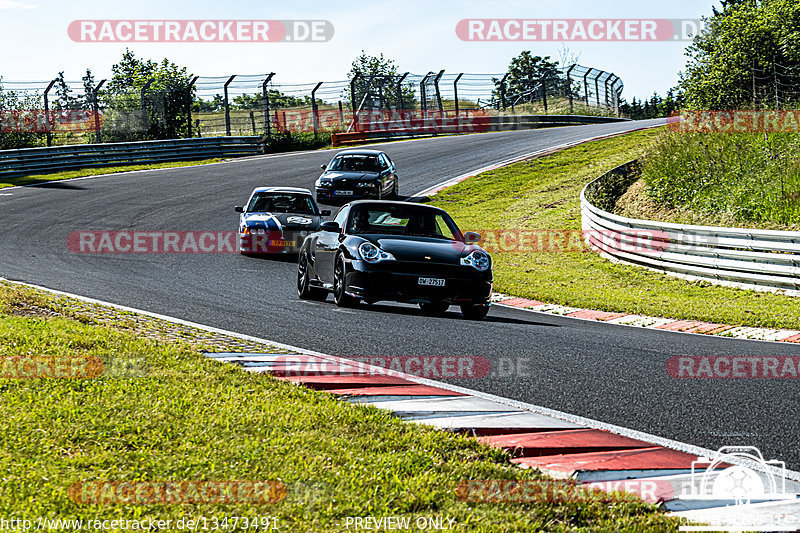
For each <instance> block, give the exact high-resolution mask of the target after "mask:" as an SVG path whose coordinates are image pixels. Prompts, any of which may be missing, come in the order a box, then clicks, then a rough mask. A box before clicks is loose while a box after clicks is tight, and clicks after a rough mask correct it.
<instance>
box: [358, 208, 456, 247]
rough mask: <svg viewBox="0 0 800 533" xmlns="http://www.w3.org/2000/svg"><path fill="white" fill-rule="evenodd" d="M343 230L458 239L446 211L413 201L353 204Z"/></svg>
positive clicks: (451, 220) (359, 233)
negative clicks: (382, 204)
mask: <svg viewBox="0 0 800 533" xmlns="http://www.w3.org/2000/svg"><path fill="white" fill-rule="evenodd" d="M347 233H350V234H354V235H366V234H378V235H409V236H415V237H430V238H434V239H446V240H451V241H456V240H461V239H462V237H461V232H460V231H459V230H458V226H456V223H455V222H453V219H452V218H450V216H449V215H448V214H447V213H444V212H442V211H438V210H436V209H430V208H425V207H418V206H414V205H407V206H406V205H391V206H379V205H356V206H353V208H352V209H351V211H350V219H349V222H348V226H347Z"/></svg>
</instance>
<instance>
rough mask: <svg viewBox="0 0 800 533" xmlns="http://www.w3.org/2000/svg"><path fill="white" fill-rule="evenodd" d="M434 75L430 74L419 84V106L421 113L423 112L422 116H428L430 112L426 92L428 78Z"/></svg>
mask: <svg viewBox="0 0 800 533" xmlns="http://www.w3.org/2000/svg"><path fill="white" fill-rule="evenodd" d="M431 74H433V72H428V73H427V74H425V76H424V77H423V78H422V81H421V82H419V105H420V111H422V116H423V117H424V116H426V115H427V112H428V96H427V94H426V91H425V84H426V83H427V82H428V76H430V75H431Z"/></svg>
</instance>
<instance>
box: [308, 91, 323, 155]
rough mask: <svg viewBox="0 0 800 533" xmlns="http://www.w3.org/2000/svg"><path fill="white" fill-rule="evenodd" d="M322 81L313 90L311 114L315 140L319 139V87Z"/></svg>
mask: <svg viewBox="0 0 800 533" xmlns="http://www.w3.org/2000/svg"><path fill="white" fill-rule="evenodd" d="M320 85H322V82H319V83H317V85H316V87H314V89H313V90H312V91H311V114H312V115H313V116H312V119H313V121H314V140H315V141H316V140H318V139H319V133H318V131H319V114H318V113H317V89H319V87H320Z"/></svg>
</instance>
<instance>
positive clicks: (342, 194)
mask: <svg viewBox="0 0 800 533" xmlns="http://www.w3.org/2000/svg"><path fill="white" fill-rule="evenodd" d="M333 195H334V196H353V191H333Z"/></svg>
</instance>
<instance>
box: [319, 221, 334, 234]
mask: <svg viewBox="0 0 800 533" xmlns="http://www.w3.org/2000/svg"><path fill="white" fill-rule="evenodd" d="M319 229H321V230H322V231H329V232H331V233H339V224H337V223H336V222H333V221H329V222H323V223H322V224H320V226H319Z"/></svg>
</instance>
